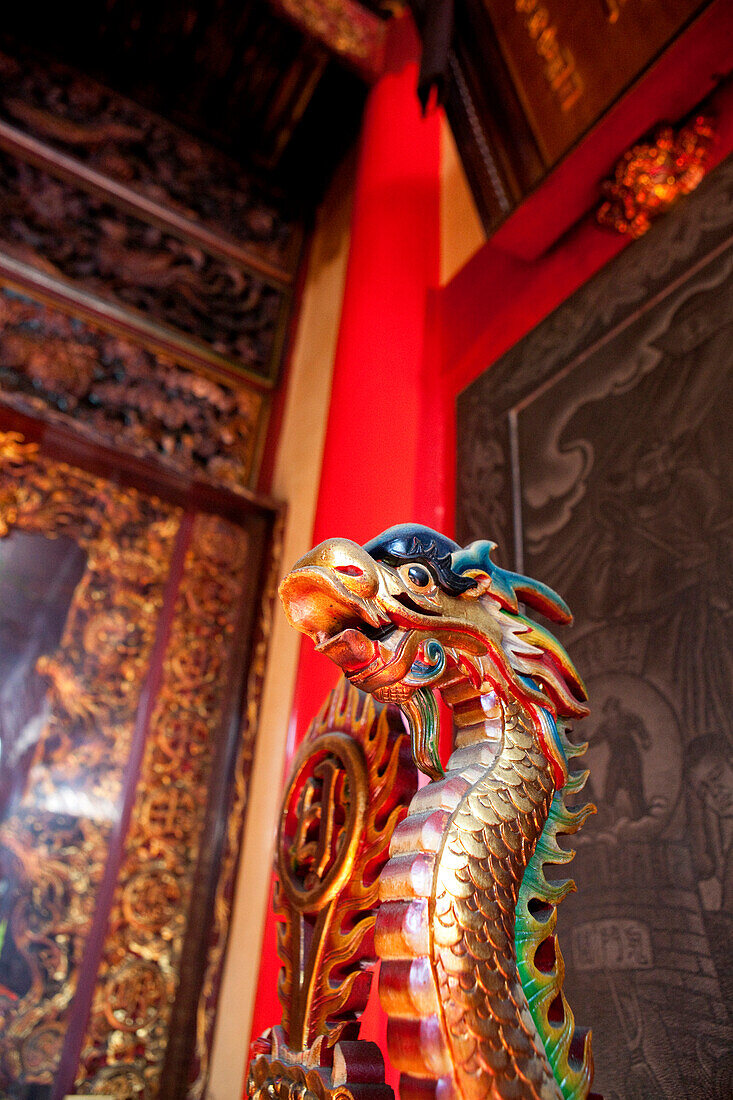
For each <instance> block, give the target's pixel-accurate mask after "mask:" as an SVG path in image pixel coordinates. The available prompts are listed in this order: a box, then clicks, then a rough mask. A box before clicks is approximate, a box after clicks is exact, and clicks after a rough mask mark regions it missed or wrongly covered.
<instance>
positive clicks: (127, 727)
mask: <svg viewBox="0 0 733 1100" xmlns="http://www.w3.org/2000/svg"><path fill="white" fill-rule="evenodd" d="M0 514H1V515H2V520H1V521H0V522H1V524H2V526H1V528H0V530H1V531H2V534H3V535H8V534H9V533H10V532H11V531H12V530H15V529H17V530H19V531H23V532H26V533H29V534H38V535H43V536H45V537H48V538H54V537H58V536H60V535H66V536H70V537H71V538H72V539H74V540H75V542H76V543H77V544H78V545H79V546H80V547H81V548H82V549H83V550H84V551H85V552H86V555H87V564H86V570H85V572H84V574H83V576H82V579H81V581H80V582H79V584H78V585H77V587H76V590H75V592H74V595H73V598H72V602H71V605H70V607H69V611H68V614H67V619H66V624H65V627H64V631H63V634H62V637H61V642H60V645H59V646H58V649H57V650H56V652H55V653H54V654H52V655H49V656H45V657H42V658H41V659H40V660H39V662H38V666H37V667H38V670H39V671H40V672H41V673H42V674H43V675H44V676H45V677H46V678H47V680H48V689H47V693H46V698H47V705H48V712H47V716H46V719H45V723H44V726H43V729H42V732H41V734H40V738H39V741H38V744H37V749H36V753H35V757H34V762H33V764H32V767H31V771H30V775H29V781H28V783H27V788H26V790H25V792H24V793H23V795H22V797H21V799H20V801H19V803H18V804H17V805H16V807H15V809H14V811H13V812H12V813H11V814H10V816H9V817H8V818H7V819H6V820H5V821H4V822H3V823H2V825H1V826H0V852H1V853H2V856H3V859H4V860H5V861H6V864H7V865H8V866H9V868H12V871H13V874H14V876H15V878H16V880H17V887H15V888H14V896H13V899H12V901H11V905H10V916H9V921H8V927H7V929H6V938H7V937H10V939H11V940H12V943H13V946H14V949H15V951H16V952H17V954H18V955H19V956H20V957H21V958H22V959H23V960H24V962H25V964H26V966H27V968H28V972H29V975H30V986H29V988H28V990H27V992H24V993H23V994H22V995H21V996H19V997H18V998H17V999H15V1000H13V999H12V998H8V997H0V1088H3V1087H6V1086H7V1085H9V1083H10V1082H12V1083H13V1084H16V1085H17V1084H20V1083H31V1082H39V1083H50V1082H51V1081H52V1080H53V1078H54V1074H55V1072H56V1069H57V1067H58V1059H59V1055H60V1050H61V1045H62V1042H63V1037H64V1034H65V1030H66V1023H67V1012H68V1008H69V1005H70V1002H71V999H72V997H73V994H74V990H75V988H76V983H77V978H78V968H79V964H80V959H81V954H82V949H83V945H84V942H85V938H86V936H87V933H88V931H89V928H90V925H91V920H92V916H93V912H94V907H95V903H96V894H97V890H98V887H99V884H100V881H101V877H102V874H103V871H104V867H105V863H106V859H107V849H108V842H109V836H110V832H111V830H112V827H113V824H114V822H115V821H116V819H117V816H118V814H119V810H120V796H121V790H122V780H123V772H124V767H125V765H126V762H127V757H128V752H129V746H130V742H131V737H132V730H133V727H134V723H135V717H136V712H137V707H138V703H139V700H140V693H141V689H142V684H143V680H144V677H145V675H146V672H147V669H148V666H149V662H150V654H151V650H152V646H153V641H154V637H155V631H156V628H157V623H158V615H159V612H160V609H161V606H162V601H163V591H164V586H165V583H166V579H167V576H168V570H169V562H170V557H171V553H172V550H173V545H174V541H175V538H176V534H177V531H178V527H179V523H180V510H179V509H177V508H173V507H170V506H168V505H165V504H163V503H162V502H161V501H158V500H154V499H152V498H149V497H146V496H144V495H142V494H140V493H137V492H136V491H135V490H132V489H122V488H120V487H118V486H115V485H112V484H111V483H110V482H108V481H106V480H105V479H103V478H98V477H94V476H93V475H91V474H89V473H86V472H85V471H82V470H79V469H77V468H75V467H72V466H68V465H66V464H64V463H60V462H53V461H50V460H48V459H45V458H43V457H42V456H41V455H40V454H39V452H38V448H37V447H36V446H35V445H34V444H29V443H26V442H25V441H24V440H23V438H22V436H20V435H18V434H16V433H0ZM101 607H104V608H105V612H104V613H101V612H100V611H99V608H101ZM133 615H134V629H128V625H127V624H129V623H131V622H132V621H133ZM123 623H124V624H125V626H124V631H123V630H122V626H123ZM115 639H117V640H120V639H121V644H120V645H119V647H117V646H116V645H115ZM115 654H116V656H115Z"/></svg>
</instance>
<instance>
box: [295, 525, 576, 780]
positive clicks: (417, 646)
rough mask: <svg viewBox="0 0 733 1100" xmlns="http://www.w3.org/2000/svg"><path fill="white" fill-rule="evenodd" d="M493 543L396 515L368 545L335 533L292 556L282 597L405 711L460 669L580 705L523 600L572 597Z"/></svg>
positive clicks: (540, 699) (323, 641) (561, 657)
mask: <svg viewBox="0 0 733 1100" xmlns="http://www.w3.org/2000/svg"><path fill="white" fill-rule="evenodd" d="M494 548H495V544H494V543H492V542H486V541H481V542H474V543H472V544H471V545H470V546H468V547H466V548H465V549H461V547H460V546H459V545H458V544H457V543H455V542H453V541H452V540H451V539H448V538H446V537H445V536H444V535H440V534H438V532H437V531H433V530H431V529H430V528H428V527H422V526H419V525H417V524H400V525H399V526H397V527H391V528H389V529H388V530H387V531H385V532H383V534H381V535H379V536H377V538H375V539H372V540H371V541H370V542H367V543H366V544H365V545H364V546H359V545H358V544H357V543H355V542H352V541H351V540H349V539H342V538H333V539H327V540H326V541H325V542H322V543H320V544H319V545H318V546H316V547H315V548H314V549H313V550H311V551H310V552H309V553H308V554H306V555H305V556H304V557H302V558H301V559H300V561H298V562H296V564H295V565H294V567H293V569H292V570H291V571H290V573H288V574H287V576H286V577H285V578H284V580H283V581H282V583H281V585H280V598H281V600H282V602H283V605H284V607H285V613H286V615H287V617H288V620H289V622H290V623H291V625H292V626H294V627H295V628H296V629H298V630H300V631H302V632H303V633H304V634H307V635H308V636H309V637H310V638H311V639H312V640H313V642H314V643H315V645H316V649H317V650H318V652H319V653H324V654H325V655H326V656H328V657H330V658H331V660H333V661H335V663H336V664H337V665H339V666H340V667H341V668H342V669H343V671H344V673H345V674H346V676H347V677H348V678H349V680H350V681H351V683H352V684H353V685H354V686H355V687H357V688H360V689H361V690H362V691H366V692H369V693H370V694H372V695H374V696H375V697H376V698H377V699H380V700H381V701H383V702H394V703H398V704H400V706H402V708H403V710H405V712H406V713H407V714H408V718H409V717H410V716H412V718H413V719H414V717H415V708H414V699H415V697H416V696H417V695H419V696H420V697H421V699H422V700H424V699H425V698H426V695H427V694H430V692H429V691H426V689H432V688H437V689H440V687H441V681H443V680H444V679H446V678H447V677H448V676H450V677H451V678H454V677H455V674H456V671H458V672H460V673H461V674H463V675H465V676H467V677H468V678H469V680H470V681H471V682H472V683H473V685H474V686H475V688H476V689H482V688H484V686H485V689H486V690H488V689H489V687H491V688H493V690H495V691H496V692H497V694H499V695H500V696H502V697H503V698H507V697H508V696H513V697H515V698H519V699H520V700H523V701H524V702H525V703H530V704H532V705H533V706H534V707H535V708H536V707H538V706H539V707H544V708H547V709H549V710H551V711H552V713H553V714H554V715H556V716H559V715H563V716H575V717H582V716H583V715H585V714H586V713H587V707H586V706H585V703H584V701H585V699H586V694H585V689H584V687H583V683H582V681H581V680H580V677H579V676H578V674H577V672H576V671H575V669H574V667H573V664H572V662H571V661H570V658H569V657H568V655H567V653H566V652H565V650H564V649H563V648H562V646H561V645H560V644H559V643H558V642H557V641H556V639H555V638H554V637H553V636H552V634H550V633H549V631H547V630H545V629H544V628H543V627H541V626H539V625H538V624H537V623H535V622H533V621H532V620H531V619H528V618H527V617H525V616H524V615H523V614H522V612H521V610H520V601H522V602H523V603H526V604H527V605H528V606H529V607H531V608H533V609H534V610H536V611H540V612H541V613H542V614H544V615H545V616H547V617H548V618H550V619H553V620H554V621H556V622H561V623H569V622H571V621H572V617H571V615H570V611H569V609H568V607H567V605H566V604H565V603H564V601H563V600H562V599H560V597H559V596H558V595H557V594H556V593H555V592H553V591H552V589H551V588H548V587H547V586H546V585H544V584H541V583H540V582H538V581H534V580H531V579H530V578H529V577H523V576H521V575H520V574H518V573H511V572H509V571H507V570H505V569H501V568H500V567H499V566H497V565H496V564H495V563H494V562H493V561H492V560H491V553H492V551H493V549H494ZM411 712H412V713H411ZM434 755H435V754H434V753H433V756H434ZM418 758H419V754H418V753H416V759H418ZM421 766H422V764H421ZM424 770H427V771H428V773H429V774H432V773H433V772H434V771H435V770H436V769H435V768H434V767H427V768H425V769H424Z"/></svg>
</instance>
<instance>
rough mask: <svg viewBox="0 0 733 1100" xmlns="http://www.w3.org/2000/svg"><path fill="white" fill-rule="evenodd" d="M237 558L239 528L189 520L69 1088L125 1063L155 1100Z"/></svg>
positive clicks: (100, 1083)
mask: <svg viewBox="0 0 733 1100" xmlns="http://www.w3.org/2000/svg"><path fill="white" fill-rule="evenodd" d="M248 560H249V539H248V536H247V534H246V532H245V531H243V530H242V529H241V528H239V527H237V526H236V525H235V524H232V523H230V522H228V521H226V520H224V519H221V518H219V517H217V516H212V515H204V514H201V515H198V516H196V518H195V520H194V522H193V529H192V533H191V541H190V545H189V547H188V550H187V552H186V556H185V561H184V568H183V576H182V580H181V584H180V587H179V591H178V595H177V598H176V604H175V608H174V619H173V624H172V627H171V632H170V637H169V640H168V643H167V646H166V651H165V656H164V658H163V672H162V681H161V686H160V689H159V692H158V696H157V699H156V704H155V709H154V712H153V717H152V720H151V727H150V733H149V736H148V741H147V745H146V749H145V755H144V758H143V762H142V766H141V771H140V777H139V781H138V787H137V792H136V795H135V804H134V808H133V814H132V823H131V826H130V830H129V833H128V838H127V842H126V846H125V855H124V858H123V862H122V866H121V869H120V874H119V877H118V884H117V889H116V893H115V898H114V901H113V905H112V911H111V915H110V921H109V926H108V932H107V939H106V941H105V947H104V952H103V959H102V964H101V967H100V970H99V977H98V982H97V988H96V990H95V994H94V999H93V1003H92V1010H91V1014H90V1020H89V1025H88V1029H87V1034H86V1037H85V1040H84V1045H83V1049H82V1055H81V1059H80V1071H79V1076H78V1079H77V1083H76V1088H77V1090H78V1091H80V1092H84V1093H89V1092H90V1091H91V1092H92V1093H94V1092H95V1091H97V1090H98V1089H99V1091H101V1092H108V1091H114V1090H113V1089H111V1088H110V1080H111V1078H110V1077H109V1075H108V1074H107V1073H106V1072H103V1071H102V1070H101V1069H100V1067H104V1066H106V1067H107V1069H109V1068H110V1067H111V1066H112V1065H114V1066H116V1067H117V1069H118V1072H119V1071H121V1065H124V1067H125V1073H127V1072H130V1073H133V1075H134V1076H135V1080H142V1081H143V1082H144V1085H143V1090H144V1095H145V1097H146V1100H154V1097H155V1096H157V1094H158V1090H159V1085H160V1074H161V1071H162V1068H163V1059H164V1056H165V1049H166V1041H167V1034H168V1022H169V1020H170V1015H171V1011H172V1006H173V1003H174V1001H175V995H176V989H177V976H178V973H179V967H180V963H181V952H182V947H183V937H184V934H185V931H186V919H187V918H186V914H187V912H188V906H189V903H190V899H191V889H192V885H193V880H194V873H195V870H196V865H197V860H198V856H199V842H200V833H201V828H202V825H203V821H204V815H205V812H206V804H207V792H208V784H209V777H210V769H211V763H212V756H213V751H214V747H215V740H216V737H217V735H218V733H219V729H220V727H221V723H222V707H223V702H224V698H225V693H226V689H227V665H228V660H229V652H230V646H231V642H232V638H233V633H234V628H235V623H236V619H237V615H238V613H239V600H238V594H239V592H240V591H241V589H242V585H243V582H244V578H245V574H246V570H247V567H248ZM111 1028H114V1030H110V1029H111ZM119 1032H124V1033H127V1034H128V1035H129V1037H130V1039H129V1040H128V1041H126V1040H124V1039H122V1038H121V1037H120V1035H119ZM132 1040H134V1041H132ZM137 1075H140V1076H139V1077H138V1076H137ZM115 1080H116V1079H115ZM120 1080H124V1081H126V1080H127V1078H126V1077H124V1075H123V1077H122V1078H120ZM136 1087H137V1086H136ZM121 1095H135V1093H134V1092H133V1093H121Z"/></svg>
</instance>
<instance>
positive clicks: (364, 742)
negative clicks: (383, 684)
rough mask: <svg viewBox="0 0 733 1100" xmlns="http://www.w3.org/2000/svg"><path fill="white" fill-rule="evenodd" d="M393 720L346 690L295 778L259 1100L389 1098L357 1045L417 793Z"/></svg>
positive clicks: (366, 1052)
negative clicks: (388, 870)
mask: <svg viewBox="0 0 733 1100" xmlns="http://www.w3.org/2000/svg"><path fill="white" fill-rule="evenodd" d="M415 787H416V773H415V770H414V768H412V767H411V766H410V762H409V745H408V739H407V737H406V735H405V732H404V727H403V725H402V722H401V720H400V717H399V715H398V713H397V711H396V710H395V709H394V708H391V707H389V708H385V709H384V710H382V711H381V713H379V714H378V713H377V708H376V707H375V704H374V702H373V701H372V699H370V698H369V697H365V696H363V695H361V694H360V693H359V692H358V691H357V690H356V689H355V688H353V687H351V686H350V685H348V684H347V683H346V681H342V682H341V683H340V685H339V686H338V687H337V688H336V689H335V690H334V691H333V692H331V694H330V695H329V697H328V699H327V700H326V702H325V704H324V706H323V708H322V710H321V712H320V714H319V715H318V717H317V718H316V719H315V721H314V722H313V724H312V725H311V728H310V730H309V732H308V735H307V737H306V739H305V741H304V743H303V745H302V746H301V748H300V751H299V752H298V754H297V756H296V758H295V760H294V762H293V766H292V768H291V772H290V778H289V780H288V783H287V787H286V791H285V797H284V799H283V804H282V811H281V818H280V821H281V824H280V831H279V835H278V844H277V871H278V875H279V883H278V886H277V889H276V894H275V911H276V913H277V914H278V916H279V917H280V918H281V919H282V923H281V924H280V926H279V929H278V954H279V956H280V959H281V960H282V963H283V966H282V969H281V971H280V981H279V988H278V993H279V996H280V1001H281V1003H282V1006H283V1013H282V1025H281V1026H277V1027H273V1028H271V1029H270V1030H269V1031H267V1032H265V1034H264V1035H263V1036H262V1037H261V1038H260V1039H258V1040H257V1041H256V1042H255V1043H254V1044H253V1050H252V1055H253V1057H252V1061H251V1063H250V1068H249V1074H248V1078H247V1095H248V1096H249V1097H251V1098H252V1100H265V1098H268V1100H269V1098H271V1097H273V1096H276V1097H279V1098H280V1100H290V1098H292V1100H296V1098H297V1100H302V1098H303V1097H305V1098H306V1100H316V1098H318V1100H393V1094H392V1090H391V1088H389V1086H387V1085H386V1084H385V1082H384V1060H383V1058H382V1055H381V1053H380V1051H379V1049H378V1048H377V1047H376V1046H375V1045H374V1044H373V1043H369V1042H364V1041H362V1040H359V1039H357V1035H358V1029H359V1023H358V1021H359V1017H360V1016H361V1013H362V1011H363V1010H364V1008H365V1006H366V1002H367V997H368V995H369V987H370V984H371V970H372V968H373V965H374V962H375V956H374V926H375V922H376V916H377V905H378V900H379V876H380V872H381V870H382V868H383V867H384V865H385V863H386V861H387V858H388V847H389V838H390V836H391V835H392V832H393V830H394V828H395V827H396V826H397V824H398V823H399V821H400V820H401V818H403V817H404V815H405V812H406V809H407V804H408V802H409V801H410V798H411V797H412V795H413V794H414V793H415Z"/></svg>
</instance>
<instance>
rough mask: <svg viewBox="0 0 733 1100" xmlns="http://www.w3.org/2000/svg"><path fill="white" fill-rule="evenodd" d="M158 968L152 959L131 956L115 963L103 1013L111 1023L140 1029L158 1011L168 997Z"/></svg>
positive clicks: (151, 1019) (115, 1026)
mask: <svg viewBox="0 0 733 1100" xmlns="http://www.w3.org/2000/svg"><path fill="white" fill-rule="evenodd" d="M168 985H169V983H168V982H166V980H165V977H164V975H163V972H162V971H161V968H160V967H159V966H157V965H156V964H155V963H153V962H142V961H140V960H138V959H130V960H128V962H125V963H123V964H122V966H120V967H117V968H116V969H115V971H114V974H113V975H112V976H111V977H110V979H109V981H108V982H107V987H106V994H107V1002H106V1004H105V1006H104V1012H105V1016H106V1017H107V1019H108V1020H109V1023H110V1027H113V1028H119V1029H120V1030H121V1031H140V1030H142V1029H143V1028H147V1027H149V1026H150V1025H151V1024H152V1023H153V1022H154V1021H155V1020H156V1019H157V1018H158V1016H159V1015H160V1013H161V1010H162V1008H163V1005H164V1004H165V1002H166V1000H167V997H168V993H169V990H168Z"/></svg>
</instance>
